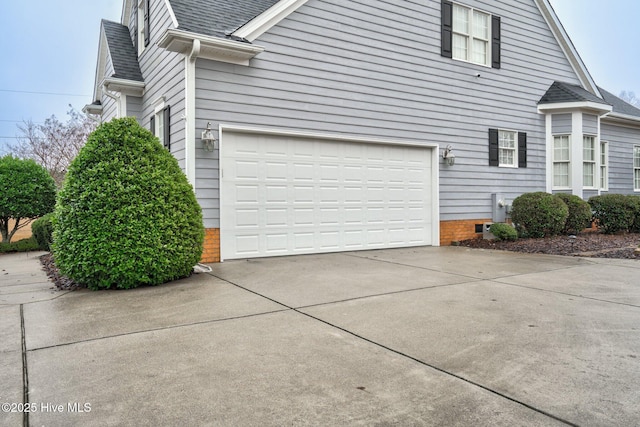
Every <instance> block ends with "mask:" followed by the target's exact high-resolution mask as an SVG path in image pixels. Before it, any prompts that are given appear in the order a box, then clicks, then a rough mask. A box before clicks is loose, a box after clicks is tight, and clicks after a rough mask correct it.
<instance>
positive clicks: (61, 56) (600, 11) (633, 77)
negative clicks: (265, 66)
mask: <svg viewBox="0 0 640 427" xmlns="http://www.w3.org/2000/svg"><path fill="white" fill-rule="evenodd" d="M432 1H435V0H432ZM550 1H551V4H552V5H553V7H554V9H555V11H556V13H557V14H558V16H559V17H560V20H561V21H562V23H563V25H564V27H565V29H566V30H567V32H568V33H569V36H570V37H571V40H572V41H573V43H574V45H575V46H576V48H577V50H578V52H579V53H580V55H581V57H582V59H583V61H584V62H585V63H586V65H587V67H588V68H589V71H590V72H591V75H592V76H593V78H594V79H595V80H596V82H597V83H598V85H600V86H602V87H603V88H605V89H607V90H608V91H609V92H612V93H614V94H619V93H620V91H622V90H630V91H634V92H636V94H638V95H640V66H639V65H640V1H638V0H550ZM121 8H122V0H30V1H13V0H11V1H9V0H6V1H3V5H2V13H0V58H2V61H1V62H0V153H1V152H2V149H3V148H4V144H5V143H6V142H15V139H12V138H9V139H7V138H4V137H15V136H16V135H18V134H19V131H18V129H17V128H16V124H17V123H20V122H21V121H22V120H28V119H31V120H33V121H34V122H42V121H44V119H45V118H47V117H49V116H51V115H52V114H55V115H56V116H57V117H58V118H59V119H61V120H62V121H66V120H67V116H66V112H67V110H68V105H69V104H72V105H73V106H74V107H75V108H76V109H77V110H81V109H82V107H84V105H86V104H87V103H90V102H91V101H92V99H91V97H92V92H93V84H94V78H95V67H96V58H97V52H98V35H99V29H100V19H101V18H106V19H110V20H113V21H119V20H120V13H121ZM26 92H34V93H26ZM76 95H78V96H76Z"/></svg>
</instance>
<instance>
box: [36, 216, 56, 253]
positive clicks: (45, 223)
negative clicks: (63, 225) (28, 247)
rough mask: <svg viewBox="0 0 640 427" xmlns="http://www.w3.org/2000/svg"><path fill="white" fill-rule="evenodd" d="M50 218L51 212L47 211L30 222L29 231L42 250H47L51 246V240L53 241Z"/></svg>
mask: <svg viewBox="0 0 640 427" xmlns="http://www.w3.org/2000/svg"><path fill="white" fill-rule="evenodd" d="M52 218H53V213H48V214H46V215H44V216H41V217H40V218H38V219H36V220H35V221H33V222H32V223H31V232H32V233H33V237H34V239H36V242H38V247H39V248H40V249H42V250H43V251H48V250H49V249H50V247H51V242H52V241H53V237H52V234H53V224H52V223H51V219H52Z"/></svg>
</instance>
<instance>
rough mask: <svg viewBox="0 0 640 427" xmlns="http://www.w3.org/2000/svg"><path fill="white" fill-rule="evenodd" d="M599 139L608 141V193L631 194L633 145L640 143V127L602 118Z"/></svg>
mask: <svg viewBox="0 0 640 427" xmlns="http://www.w3.org/2000/svg"><path fill="white" fill-rule="evenodd" d="M600 139H601V140H602V141H607V142H608V143H609V193H619V194H633V193H634V191H633V147H634V145H640V128H630V127H625V126H619V125H614V124H611V123H606V122H605V121H604V120H603V121H602V123H601V125H600Z"/></svg>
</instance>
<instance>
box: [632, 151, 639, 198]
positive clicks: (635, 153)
mask: <svg viewBox="0 0 640 427" xmlns="http://www.w3.org/2000/svg"><path fill="white" fill-rule="evenodd" d="M633 189H634V190H636V191H640V145H635V146H634V147H633Z"/></svg>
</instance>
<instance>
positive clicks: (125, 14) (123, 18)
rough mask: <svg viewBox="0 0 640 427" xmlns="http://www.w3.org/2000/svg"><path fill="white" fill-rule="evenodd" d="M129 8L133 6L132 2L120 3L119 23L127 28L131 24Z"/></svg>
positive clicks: (130, 0) (128, 0)
mask: <svg viewBox="0 0 640 427" xmlns="http://www.w3.org/2000/svg"><path fill="white" fill-rule="evenodd" d="M131 6H133V0H124V2H123V3H122V14H121V15H120V23H121V24H122V25H124V26H125V27H128V26H129V23H130V22H131Z"/></svg>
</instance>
